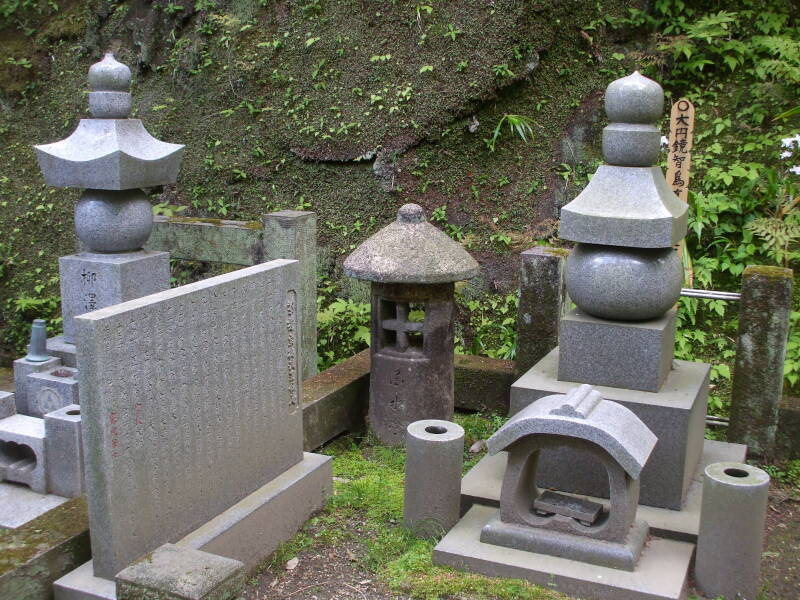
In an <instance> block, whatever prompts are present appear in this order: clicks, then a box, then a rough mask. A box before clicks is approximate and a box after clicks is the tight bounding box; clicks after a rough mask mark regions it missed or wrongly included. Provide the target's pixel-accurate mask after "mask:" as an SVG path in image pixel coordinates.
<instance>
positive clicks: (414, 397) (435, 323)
mask: <svg viewBox="0 0 800 600" xmlns="http://www.w3.org/2000/svg"><path fill="white" fill-rule="evenodd" d="M453 292H454V286H453V284H452V283H441V284H437V285H414V284H389V283H375V282H373V284H372V319H371V323H372V336H371V339H372V342H371V344H370V353H371V359H370V363H371V370H370V382H369V426H370V429H371V430H372V431H373V432H374V433H375V435H376V436H377V437H378V439H380V440H381V442H383V443H384V444H387V445H390V446H402V445H403V442H404V441H405V432H406V427H408V425H409V424H411V423H413V422H414V421H419V420H421V419H441V420H443V421H447V420H450V419H451V418H452V416H453V360H454V359H453V320H454V313H455V305H454V304H455V303H454V300H453ZM415 309H416V310H421V311H424V317H423V319H422V320H421V321H420V320H414V318H412V313H413V312H414V311H415Z"/></svg>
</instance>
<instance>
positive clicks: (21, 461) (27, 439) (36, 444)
mask: <svg viewBox="0 0 800 600" xmlns="http://www.w3.org/2000/svg"><path fill="white" fill-rule="evenodd" d="M45 458H46V457H45V453H44V421H42V419H37V418H34V417H28V416H26V415H12V416H10V417H6V418H5V419H3V420H2V421H0V481H3V480H5V481H11V482H14V483H22V484H25V485H27V486H29V487H30V488H31V489H32V490H33V491H34V492H39V493H40V494H45V493H47V480H46V477H45Z"/></svg>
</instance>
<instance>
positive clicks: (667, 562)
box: [433, 505, 694, 600]
mask: <svg viewBox="0 0 800 600" xmlns="http://www.w3.org/2000/svg"><path fill="white" fill-rule="evenodd" d="M498 512H499V511H498V510H497V509H495V508H491V507H488V506H480V505H476V506H473V507H472V508H471V509H470V510H469V512H468V513H467V514H466V515H465V516H464V517H463V518H462V519H461V521H459V522H458V523H457V524H456V526H455V527H453V529H451V530H450V531H449V532H448V534H447V535H446V536H444V538H443V539H442V541H441V542H439V543H438V544H437V545H436V547H435V548H434V550H433V562H434V563H435V564H438V565H446V566H449V567H454V568H456V569H461V570H464V571H472V572H475V573H481V574H483V575H488V576H490V577H514V578H519V579H526V580H528V581H530V582H531V583H535V584H538V585H541V586H544V587H546V588H548V589H552V590H555V591H557V592H561V593H564V594H568V595H570V596H575V597H577V598H594V599H597V600H612V599H613V600H679V599H682V598H685V594H686V587H687V578H688V573H689V564H690V562H691V560H692V554H693V552H694V544H688V543H686V542H677V541H674V540H665V539H661V538H655V537H654V538H651V539H650V541H649V542H648V544H647V547H645V549H644V551H643V552H642V556H641V558H640V559H639V563H638V564H637V566H636V570H634V571H632V572H631V571H623V570H620V569H612V568H610V567H600V566H597V565H592V564H588V563H584V562H579V561H577V560H571V559H568V558H559V557H556V556H548V555H545V554H536V553H533V552H525V551H523V550H515V549H512V548H504V547H502V546H495V545H493V544H486V543H484V542H481V540H480V535H481V530H482V529H483V527H484V525H486V524H487V523H488V522H489V521H490V520H491V519H493V518H494V517H495V516H496V515H497V514H498Z"/></svg>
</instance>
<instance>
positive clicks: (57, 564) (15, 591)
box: [0, 492, 91, 600]
mask: <svg viewBox="0 0 800 600" xmlns="http://www.w3.org/2000/svg"><path fill="white" fill-rule="evenodd" d="M29 493H32V492H29ZM50 498H56V497H55V496H50ZM5 500H6V498H5V497H2V495H0V507H2V506H3V503H4V501H5ZM59 501H60V502H59V503H60V506H55V507H51V509H50V510H48V511H46V512H45V514H42V515H41V516H39V517H38V518H36V519H34V520H32V521H30V522H29V523H27V524H25V525H24V526H22V527H19V528H17V529H7V530H4V529H0V598H3V599H8V600H12V599H14V600H16V599H20V600H48V599H50V598H52V597H53V582H54V581H55V580H56V579H58V578H59V577H61V576H62V575H63V574H64V573H67V572H69V571H71V570H72V569H74V568H75V567H77V566H78V565H80V564H82V563H84V562H86V561H87V560H89V558H90V556H91V551H90V548H89V522H88V516H87V514H86V500H85V499H84V498H75V499H73V500H69V501H65V500H64V499H63V498H60V499H59Z"/></svg>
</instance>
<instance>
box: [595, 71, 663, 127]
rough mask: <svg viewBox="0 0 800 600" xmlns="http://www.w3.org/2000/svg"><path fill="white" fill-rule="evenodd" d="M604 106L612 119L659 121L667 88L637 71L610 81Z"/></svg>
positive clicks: (648, 122) (646, 122)
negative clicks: (664, 88)
mask: <svg viewBox="0 0 800 600" xmlns="http://www.w3.org/2000/svg"><path fill="white" fill-rule="evenodd" d="M605 106H606V114H607V115H608V120H609V121H611V122H612V123H643V124H652V123H656V122H657V121H658V120H659V119H660V118H661V114H662V113H663V112H664V90H663V89H662V88H661V86H660V85H659V84H658V83H656V82H655V81H653V80H652V79H648V78H647V77H645V76H644V75H642V74H640V73H639V71H635V72H634V73H633V74H631V75H628V76H627V77H622V78H621V79H617V80H615V81H612V82H611V83H610V84H609V86H608V87H607V88H606V99H605Z"/></svg>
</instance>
